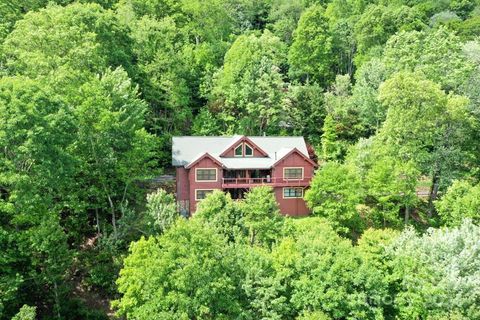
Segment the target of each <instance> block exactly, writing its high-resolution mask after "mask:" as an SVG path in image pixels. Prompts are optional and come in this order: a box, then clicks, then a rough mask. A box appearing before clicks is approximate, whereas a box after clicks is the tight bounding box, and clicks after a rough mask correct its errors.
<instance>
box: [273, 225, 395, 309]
mask: <svg viewBox="0 0 480 320" xmlns="http://www.w3.org/2000/svg"><path fill="white" fill-rule="evenodd" d="M294 222H295V231H294V232H293V235H292V236H291V237H287V238H284V239H282V241H281V242H280V243H279V244H278V246H277V247H275V248H274V250H273V252H272V254H273V255H274V257H276V259H278V260H277V262H276V264H277V266H276V268H277V270H278V271H277V272H278V273H279V274H281V275H283V276H284V277H286V278H285V279H284V280H283V282H284V283H290V284H291V286H292V289H291V290H292V291H291V302H292V305H293V307H295V310H296V311H297V314H301V313H303V312H305V311H307V310H308V311H314V312H319V313H321V312H323V313H325V314H326V315H328V316H329V317H331V318H333V319H335V318H342V317H352V318H364V319H365V318H374V317H375V315H376V316H379V315H382V313H383V306H381V304H377V303H376V302H375V301H374V300H375V298H377V297H378V296H380V297H381V296H383V295H384V294H385V293H386V290H387V286H386V285H385V280H384V277H383V276H382V274H381V273H379V272H378V270H377V269H376V266H375V265H374V264H370V265H369V267H370V268H369V269H368V268H367V266H365V268H363V266H362V259H361V257H360V255H359V254H358V253H357V252H356V249H355V248H354V247H353V246H352V244H351V242H350V241H349V240H347V239H344V238H342V237H340V236H339V235H338V234H336V233H335V231H334V230H333V229H332V228H331V227H330V226H329V224H328V223H325V222H324V221H323V222H322V221H321V219H319V218H306V219H303V220H298V221H294ZM288 269H290V272H288V271H287V270H288ZM283 270H286V271H285V273H283ZM280 272H282V273H280ZM369 297H371V298H372V299H371V300H370V299H368V298H369ZM307 319H308V318H307Z"/></svg>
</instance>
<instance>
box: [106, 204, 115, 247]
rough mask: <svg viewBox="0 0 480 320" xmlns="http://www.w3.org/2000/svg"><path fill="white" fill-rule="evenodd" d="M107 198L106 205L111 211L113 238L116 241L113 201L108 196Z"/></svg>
mask: <svg viewBox="0 0 480 320" xmlns="http://www.w3.org/2000/svg"><path fill="white" fill-rule="evenodd" d="M107 198H108V203H109V204H110V209H111V210H112V227H113V237H114V238H115V239H117V218H116V217H115V207H114V205H113V201H112V198H111V197H110V195H107Z"/></svg>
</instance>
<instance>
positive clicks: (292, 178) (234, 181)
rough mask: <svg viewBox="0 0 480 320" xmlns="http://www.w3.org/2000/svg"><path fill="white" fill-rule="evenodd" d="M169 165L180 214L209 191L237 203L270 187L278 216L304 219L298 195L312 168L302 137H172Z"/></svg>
mask: <svg viewBox="0 0 480 320" xmlns="http://www.w3.org/2000/svg"><path fill="white" fill-rule="evenodd" d="M172 164H173V166H175V167H176V184H177V201H178V202H179V204H180V207H181V210H182V211H183V212H184V213H186V214H192V213H194V212H195V210H196V206H197V203H198V201H201V200H202V199H204V198H205V196H206V195H207V194H208V193H209V192H212V191H213V190H216V189H219V190H223V191H224V192H229V193H230V195H231V196H232V198H233V199H242V198H243V197H244V194H245V193H246V192H248V190H249V189H250V188H252V187H255V186H260V185H269V186H271V187H273V189H274V191H275V196H276V198H277V202H278V204H279V206H280V211H281V213H282V214H288V215H291V216H298V215H307V214H308V213H309V210H308V208H307V206H306V205H305V201H304V200H303V195H304V191H305V188H307V187H308V186H309V185H310V180H311V179H312V176H313V171H314V168H315V167H316V164H315V162H314V161H312V160H311V159H310V157H309V155H308V151H307V146H306V144H305V140H304V139H303V138H302V137H247V136H233V137H173V147H172Z"/></svg>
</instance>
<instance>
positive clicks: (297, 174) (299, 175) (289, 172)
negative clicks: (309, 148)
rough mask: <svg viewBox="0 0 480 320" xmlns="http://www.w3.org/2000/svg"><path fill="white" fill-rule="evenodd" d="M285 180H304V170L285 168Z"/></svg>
mask: <svg viewBox="0 0 480 320" xmlns="http://www.w3.org/2000/svg"><path fill="white" fill-rule="evenodd" d="M283 178H284V179H298V180H301V179H303V168H284V169H283Z"/></svg>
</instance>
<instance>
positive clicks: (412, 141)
mask: <svg viewBox="0 0 480 320" xmlns="http://www.w3.org/2000/svg"><path fill="white" fill-rule="evenodd" d="M379 99H380V101H381V102H382V104H384V105H385V106H386V107H388V112H387V118H386V120H385V122H384V124H383V126H382V128H381V129H380V131H379V133H378V141H377V142H378V146H379V149H383V150H385V152H386V153H387V154H389V155H391V156H393V157H396V158H398V159H401V161H403V162H408V161H413V162H414V164H415V166H416V167H417V168H418V169H419V170H420V172H421V173H422V174H424V175H428V176H430V177H431V190H430V212H429V214H430V215H431V214H432V210H433V209H432V206H433V201H434V200H435V199H436V197H437V193H438V190H439V189H440V188H443V187H445V186H446V185H448V184H449V181H451V180H452V179H454V178H455V177H456V176H458V175H461V173H462V167H463V166H465V167H463V170H468V169H467V167H468V165H467V161H468V159H469V156H468V154H469V145H468V143H465V142H466V141H465V140H464V139H463V136H464V134H462V132H464V131H463V130H467V132H468V130H469V129H468V128H469V127H470V120H469V115H468V113H467V112H466V106H467V103H468V100H466V99H465V98H463V97H458V96H452V95H450V96H447V95H446V94H445V92H443V91H442V90H441V89H440V86H439V85H437V84H435V83H433V82H432V81H429V80H426V79H425V78H424V77H423V76H421V75H419V74H412V73H399V74H397V75H395V76H394V77H392V78H391V79H389V80H387V81H386V82H385V83H384V84H383V85H382V86H381V87H380V95H379Z"/></svg>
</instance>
